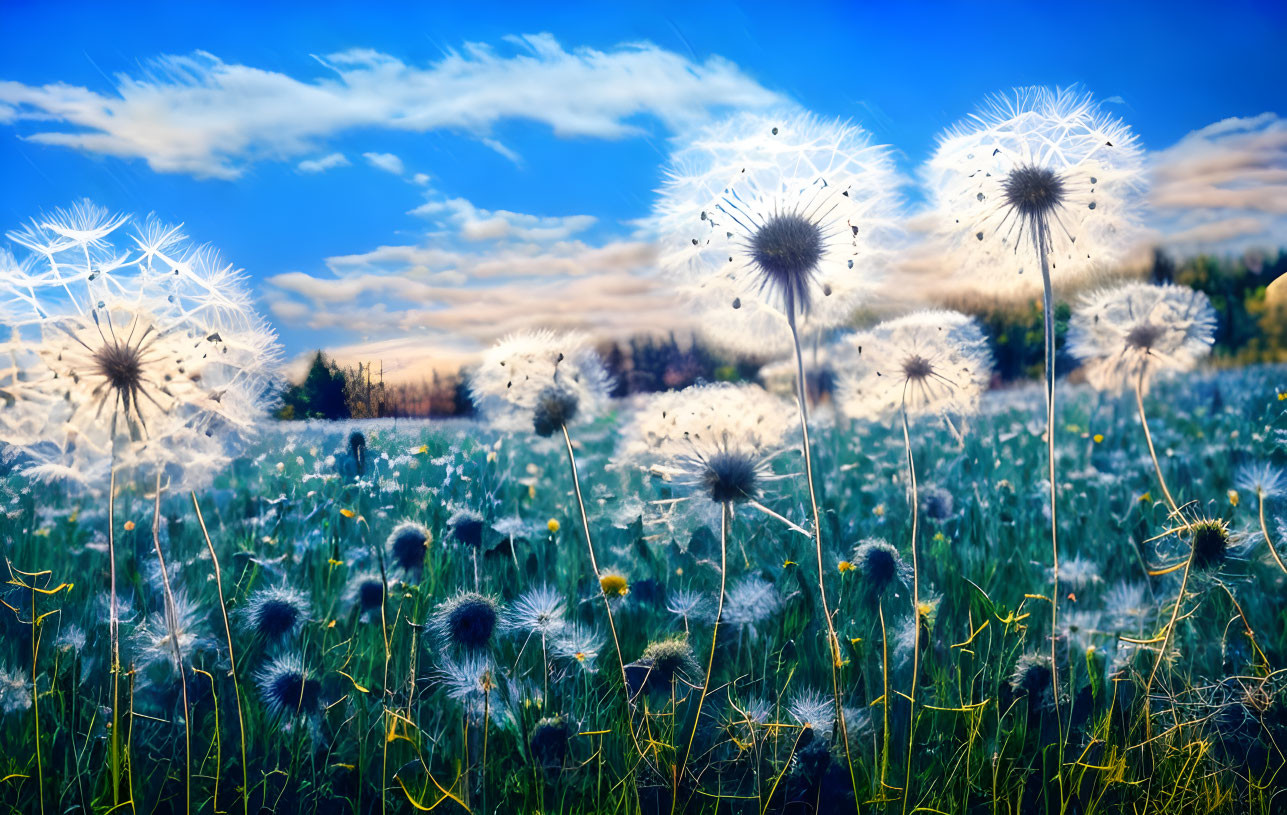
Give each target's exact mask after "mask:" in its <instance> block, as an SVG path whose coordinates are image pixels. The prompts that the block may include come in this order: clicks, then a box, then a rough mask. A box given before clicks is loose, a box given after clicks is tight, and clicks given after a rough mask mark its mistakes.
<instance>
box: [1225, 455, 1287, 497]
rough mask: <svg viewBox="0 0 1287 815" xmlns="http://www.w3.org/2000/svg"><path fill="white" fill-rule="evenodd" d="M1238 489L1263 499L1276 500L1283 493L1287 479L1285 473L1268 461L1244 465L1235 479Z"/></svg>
mask: <svg viewBox="0 0 1287 815" xmlns="http://www.w3.org/2000/svg"><path fill="white" fill-rule="evenodd" d="M1234 484H1236V485H1237V487H1238V489H1240V490H1246V491H1247V492H1249V493H1251V494H1252V495H1259V496H1260V497H1261V498H1275V497H1277V496H1279V495H1282V493H1283V487H1284V486H1287V478H1285V477H1284V475H1283V471H1282V470H1281V469H1280V468H1278V467H1275V466H1274V465H1272V464H1270V463H1269V462H1267V461H1263V462H1255V463H1251V464H1243V465H1242V466H1241V467H1239V468H1238V473H1237V475H1236V476H1235V478H1234Z"/></svg>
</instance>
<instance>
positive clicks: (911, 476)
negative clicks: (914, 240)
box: [882, 381, 921, 815]
mask: <svg viewBox="0 0 1287 815" xmlns="http://www.w3.org/2000/svg"><path fill="white" fill-rule="evenodd" d="M900 413H901V414H902V418H903V446H904V448H905V449H906V452H907V477H908V482H909V483H910V485H911V488H912V538H911V550H912V685H911V689H910V690H909V692H908V694H907V706H908V709H909V711H910V713H909V714H908V721H907V777H906V778H905V779H904V780H903V815H907V804H908V801H909V800H910V799H911V792H912V751H913V748H914V747H915V746H916V685H917V682H918V676H917V674H918V673H919V671H920V662H921V572H920V563H919V561H918V560H917V556H916V535H917V532H918V531H919V522H920V498H919V496H918V495H917V491H916V459H915V458H914V457H913V455H912V435H911V428H910V427H909V426H908V422H907V382H906V381H905V382H903V397H902V404H901V410H900ZM882 623H883V619H882ZM886 693H888V691H886ZM886 707H888V699H886Z"/></svg>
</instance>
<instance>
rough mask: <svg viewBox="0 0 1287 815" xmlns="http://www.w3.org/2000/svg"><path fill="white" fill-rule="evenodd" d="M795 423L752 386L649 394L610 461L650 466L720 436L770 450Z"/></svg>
mask: <svg viewBox="0 0 1287 815" xmlns="http://www.w3.org/2000/svg"><path fill="white" fill-rule="evenodd" d="M799 421H800V419H799V417H798V415H797V414H796V410H795V406H794V405H792V404H791V403H789V402H786V401H783V400H782V399H779V398H778V397H776V396H773V395H772V394H770V393H769V392H768V391H766V390H764V389H763V388H761V387H759V386H758V385H747V384H737V385H735V384H731V383H727V382H720V383H717V384H713V385H693V386H691V387H688V388H684V389H683V390H680V391H664V392H662V393H658V394H654V395H653V396H650V397H649V398H648V400H647V401H646V402H645V403H644V404H643V405H642V406H641V407H640V408H639V409H638V410H637V411H636V412H635V414H634V416H633V417H632V418H631V421H630V422H629V424H627V425H626V427H625V429H624V430H623V431H622V434H621V442H620V444H619V445H618V447H617V451H616V456H615V458H616V460H617V461H618V462H646V463H649V464H651V463H654V462H656V461H665V460H667V459H674V458H677V457H681V456H685V455H688V454H690V453H691V452H692V451H693V449H694V447H695V446H698V445H703V444H707V445H709V444H718V443H720V442H722V441H724V440H725V439H726V438H728V439H733V440H736V441H737V442H738V443H742V444H745V445H750V446H754V447H770V448H771V447H776V446H779V445H781V444H782V443H783V441H784V440H785V439H786V436H787V434H788V433H790V432H791V429H792V428H793V427H796V426H797V425H798V424H799Z"/></svg>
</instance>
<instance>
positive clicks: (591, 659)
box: [550, 623, 604, 674]
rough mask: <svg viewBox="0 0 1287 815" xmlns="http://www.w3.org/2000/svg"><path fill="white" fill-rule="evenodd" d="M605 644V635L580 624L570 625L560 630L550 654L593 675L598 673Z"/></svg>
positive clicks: (552, 644)
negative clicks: (598, 662) (600, 655)
mask: <svg viewBox="0 0 1287 815" xmlns="http://www.w3.org/2000/svg"><path fill="white" fill-rule="evenodd" d="M603 643H604V639H603V635H602V634H600V633H599V632H598V631H596V630H594V629H593V628H591V627H589V626H585V625H582V624H580V623H570V624H568V625H564V626H562V627H561V628H560V629H559V631H558V632H557V634H556V635H555V637H554V639H553V640H552V641H551V643H550V652H551V653H552V654H553V655H554V656H555V658H557V659H562V660H566V661H567V662H569V663H571V664H572V665H574V666H576V667H578V668H580V669H581V670H583V671H585V672H586V673H591V674H592V673H595V672H597V671H598V667H597V661H598V659H599V652H600V651H601V650H602V649H603Z"/></svg>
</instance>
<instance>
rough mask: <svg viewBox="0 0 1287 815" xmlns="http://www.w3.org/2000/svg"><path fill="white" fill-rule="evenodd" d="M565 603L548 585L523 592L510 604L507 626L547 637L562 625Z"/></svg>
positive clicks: (565, 610)
mask: <svg viewBox="0 0 1287 815" xmlns="http://www.w3.org/2000/svg"><path fill="white" fill-rule="evenodd" d="M566 613H567V604H566V603H564V602H563V596H562V595H560V594H559V593H558V592H556V591H555V590H554V589H551V588H550V587H549V586H541V587H540V588H537V589H532V590H530V591H527V592H524V593H523V594H521V595H520V596H519V598H518V599H517V600H515V601H514V603H513V605H511V606H510V611H509V627H510V628H512V629H514V630H516V631H522V632H524V633H527V634H539V635H540V636H542V637H549V636H551V635H553V634H555V633H556V632H558V631H559V630H560V629H561V628H563V625H564V615H565V614H566Z"/></svg>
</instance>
